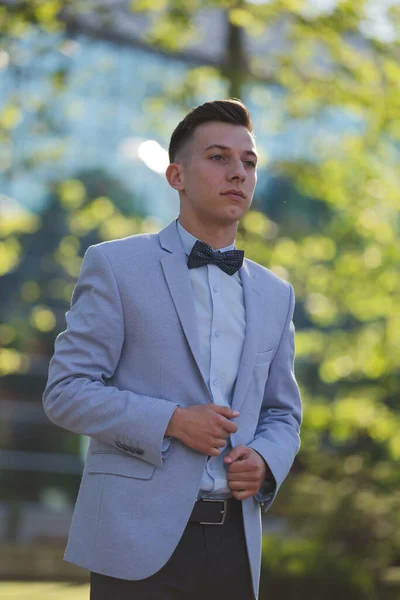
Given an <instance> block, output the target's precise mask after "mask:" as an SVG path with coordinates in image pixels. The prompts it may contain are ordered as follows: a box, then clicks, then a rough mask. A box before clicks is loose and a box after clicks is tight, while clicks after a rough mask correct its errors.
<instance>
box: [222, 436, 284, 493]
mask: <svg viewBox="0 0 400 600" xmlns="http://www.w3.org/2000/svg"><path fill="white" fill-rule="evenodd" d="M224 462H225V464H228V465H229V470H228V485H229V487H230V489H231V491H232V496H233V497H234V498H236V500H244V499H245V498H250V497H251V496H254V495H255V494H257V492H258V491H259V490H260V488H261V486H262V484H263V483H264V481H265V478H266V477H267V476H268V475H269V474H271V475H272V473H271V471H270V469H269V467H268V465H267V463H266V462H265V460H264V459H263V458H262V457H261V456H260V454H258V452H256V451H255V450H253V449H252V448H248V447H247V446H236V448H232V450H231V451H230V452H229V454H227V455H226V456H225V458H224Z"/></svg>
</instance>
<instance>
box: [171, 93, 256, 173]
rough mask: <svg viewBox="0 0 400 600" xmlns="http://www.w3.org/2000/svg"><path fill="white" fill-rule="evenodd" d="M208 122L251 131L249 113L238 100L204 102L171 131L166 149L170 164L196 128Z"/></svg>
mask: <svg viewBox="0 0 400 600" xmlns="http://www.w3.org/2000/svg"><path fill="white" fill-rule="evenodd" d="M209 121H222V122H223V123H232V124H233V125H242V126H243V127H246V129H248V130H249V131H250V133H251V132H252V131H253V125H252V122H251V118H250V113H249V111H248V109H247V107H246V106H245V105H244V104H243V103H242V102H241V101H240V100H237V99H236V98H230V99H229V100H214V101H213V102H205V103H204V104H201V105H200V106H197V107H196V108H193V109H192V110H191V111H190V112H189V113H188V114H187V115H186V117H185V118H184V119H183V120H182V121H181V122H180V123H179V124H178V125H177V126H176V128H175V130H174V131H173V133H172V135H171V141H170V143H169V148H168V153H169V160H170V162H174V161H175V160H176V157H177V154H178V152H179V151H180V150H181V148H182V146H184V144H186V142H188V141H189V140H190V139H191V138H192V136H193V134H194V132H195V130H196V128H197V127H198V126H199V125H202V124H203V123H207V122H209Z"/></svg>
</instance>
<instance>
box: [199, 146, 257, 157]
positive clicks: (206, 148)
mask: <svg viewBox="0 0 400 600" xmlns="http://www.w3.org/2000/svg"><path fill="white" fill-rule="evenodd" d="M211 148H219V149H220V150H231V148H230V147H229V146H224V145H223V144H210V145H209V146H206V147H205V148H204V152H207V150H211ZM244 154H247V155H250V156H254V158H256V159H258V156H257V154H256V153H255V152H254V151H253V150H245V151H244Z"/></svg>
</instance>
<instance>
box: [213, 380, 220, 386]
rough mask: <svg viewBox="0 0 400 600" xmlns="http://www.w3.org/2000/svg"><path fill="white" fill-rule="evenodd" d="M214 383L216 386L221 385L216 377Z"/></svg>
mask: <svg viewBox="0 0 400 600" xmlns="http://www.w3.org/2000/svg"><path fill="white" fill-rule="evenodd" d="M213 384H214V385H215V387H218V386H219V379H214V381H213Z"/></svg>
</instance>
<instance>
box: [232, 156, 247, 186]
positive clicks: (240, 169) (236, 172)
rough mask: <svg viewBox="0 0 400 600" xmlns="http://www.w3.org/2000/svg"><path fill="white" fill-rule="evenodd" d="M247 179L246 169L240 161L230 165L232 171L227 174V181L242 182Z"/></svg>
mask: <svg viewBox="0 0 400 600" xmlns="http://www.w3.org/2000/svg"><path fill="white" fill-rule="evenodd" d="M246 177H247V173H246V169H245V168H244V164H243V162H242V161H241V160H237V161H235V163H234V164H233V165H232V169H231V171H230V173H229V181H233V180H235V179H236V180H238V181H241V182H243V181H244V180H245V179H246Z"/></svg>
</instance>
